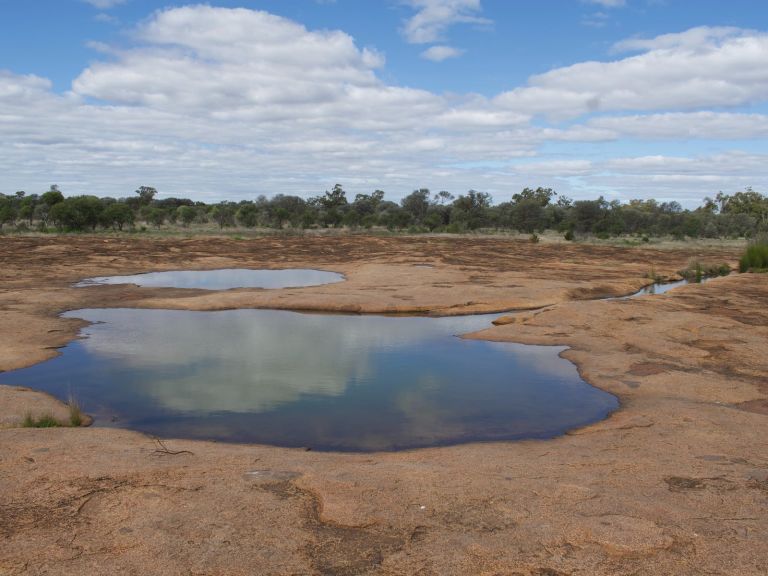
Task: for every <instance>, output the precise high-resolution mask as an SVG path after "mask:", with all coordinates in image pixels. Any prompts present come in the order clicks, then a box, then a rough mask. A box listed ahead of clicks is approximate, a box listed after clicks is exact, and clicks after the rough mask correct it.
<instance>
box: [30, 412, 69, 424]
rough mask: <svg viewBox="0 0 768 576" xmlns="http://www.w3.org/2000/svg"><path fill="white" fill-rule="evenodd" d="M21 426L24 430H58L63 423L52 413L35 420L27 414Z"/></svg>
mask: <svg viewBox="0 0 768 576" xmlns="http://www.w3.org/2000/svg"><path fill="white" fill-rule="evenodd" d="M21 425H22V426H23V427H24V428H57V427H58V426H61V423H60V422H59V421H58V420H56V418H54V417H53V414H50V413H46V414H43V415H42V416H40V417H38V418H35V417H34V416H32V414H31V413H29V412H27V413H26V414H25V415H24V420H23V421H22V423H21Z"/></svg>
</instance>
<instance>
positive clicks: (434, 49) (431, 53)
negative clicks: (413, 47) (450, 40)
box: [421, 45, 464, 62]
mask: <svg viewBox="0 0 768 576" xmlns="http://www.w3.org/2000/svg"><path fill="white" fill-rule="evenodd" d="M462 54H464V50H460V49H458V48H454V47H453V46H442V45H441V46H430V47H429V48H427V49H426V50H424V52H422V53H421V57H422V58H425V59H426V60H432V61H433V62H442V61H443V60H448V58H456V57H458V56H461V55H462Z"/></svg>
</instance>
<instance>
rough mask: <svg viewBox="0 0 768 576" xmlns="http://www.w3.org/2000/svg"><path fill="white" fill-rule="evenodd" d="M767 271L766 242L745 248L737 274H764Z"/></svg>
mask: <svg viewBox="0 0 768 576" xmlns="http://www.w3.org/2000/svg"><path fill="white" fill-rule="evenodd" d="M766 270H768V242H763V243H754V244H750V245H749V246H747V250H746V252H744V255H743V256H742V257H741V259H740V260H739V272H764V271H766Z"/></svg>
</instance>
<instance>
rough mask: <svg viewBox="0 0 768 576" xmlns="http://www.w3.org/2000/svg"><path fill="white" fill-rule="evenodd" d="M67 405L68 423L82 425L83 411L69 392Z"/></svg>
mask: <svg viewBox="0 0 768 576" xmlns="http://www.w3.org/2000/svg"><path fill="white" fill-rule="evenodd" d="M67 407H68V408H69V425H70V426H82V425H83V412H82V410H80V404H78V402H77V400H76V399H75V397H74V396H72V395H71V394H70V395H69V400H68V401H67Z"/></svg>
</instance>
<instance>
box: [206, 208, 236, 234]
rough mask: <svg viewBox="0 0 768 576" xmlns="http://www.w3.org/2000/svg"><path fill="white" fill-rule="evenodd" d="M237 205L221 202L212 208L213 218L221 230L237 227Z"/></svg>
mask: <svg viewBox="0 0 768 576" xmlns="http://www.w3.org/2000/svg"><path fill="white" fill-rule="evenodd" d="M235 212H236V210H235V205H234V204H233V203H231V202H221V203H219V204H216V206H214V207H213V208H211V212H210V214H211V218H213V220H214V222H216V223H217V224H218V225H219V228H224V227H228V226H234V225H235Z"/></svg>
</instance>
